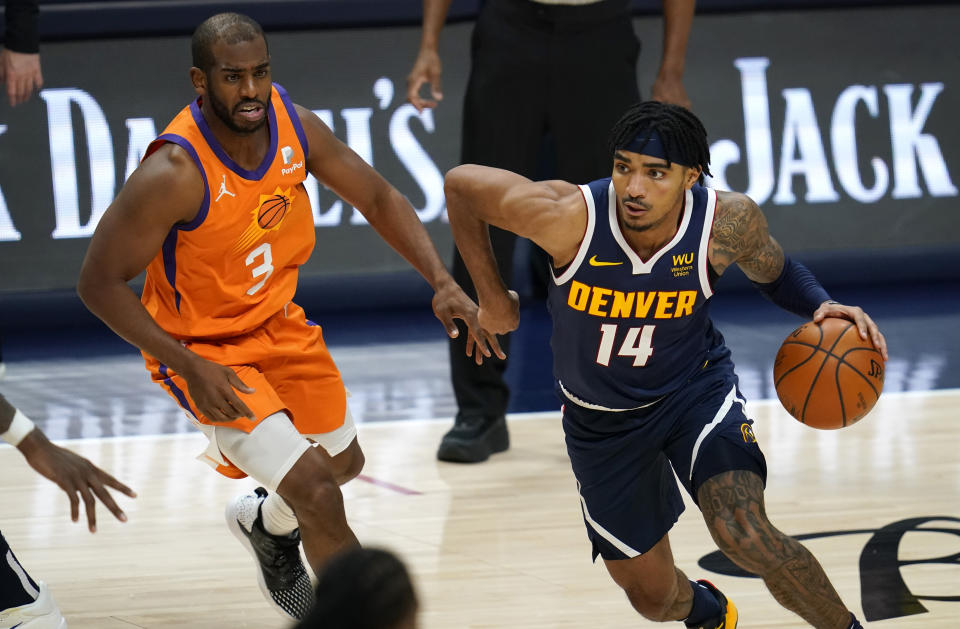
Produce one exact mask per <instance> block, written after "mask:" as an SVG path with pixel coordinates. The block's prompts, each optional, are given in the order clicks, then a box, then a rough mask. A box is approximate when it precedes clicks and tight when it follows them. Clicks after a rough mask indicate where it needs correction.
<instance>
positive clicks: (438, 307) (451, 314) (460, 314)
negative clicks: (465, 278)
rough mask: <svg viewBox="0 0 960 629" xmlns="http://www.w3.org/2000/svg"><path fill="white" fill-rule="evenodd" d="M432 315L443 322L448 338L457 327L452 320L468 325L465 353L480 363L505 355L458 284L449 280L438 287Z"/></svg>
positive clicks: (455, 332)
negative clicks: (485, 359)
mask: <svg viewBox="0 0 960 629" xmlns="http://www.w3.org/2000/svg"><path fill="white" fill-rule="evenodd" d="M433 314H435V315H436V317H437V318H438V319H440V321H441V322H442V323H443V327H444V328H446V330H447V335H448V336H449V337H450V338H457V337H458V336H459V335H460V330H459V329H458V328H457V324H456V323H455V322H454V319H461V320H462V321H463V322H464V323H465V324H467V333H468V334H469V336H468V337H467V347H466V353H467V356H473V357H474V360H475V361H476V363H477V364H478V365H479V364H482V363H483V358H484V357H487V358H490V356H492V355H494V354H496V356H497V357H498V358H500V359H501V360H503V359H505V358H506V357H507V355H506V353H504V351H503V350H502V349H501V348H500V341H498V340H497V337H496V335H495V334H491V333H490V332H488V331H487V330H485V329H484V328H483V326H482V325H480V323H479V321H478V319H477V315H478V308H477V304H475V303H474V302H473V300H472V299H470V298H469V297H467V294H466V293H464V292H463V289H462V288H460V285H459V284H457V283H456V282H454V281H452V280H451V281H450V282H448V283H446V284H444V285H443V286H441V287H440V288H438V289H437V292H436V294H435V295H434V296H433Z"/></svg>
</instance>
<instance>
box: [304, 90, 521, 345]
mask: <svg viewBox="0 0 960 629" xmlns="http://www.w3.org/2000/svg"><path fill="white" fill-rule="evenodd" d="M297 111H298V113H299V114H300V120H301V122H302V123H303V128H304V131H305V133H306V135H307V143H308V144H309V151H310V154H309V155H308V156H307V170H309V171H310V173H311V174H312V175H313V176H315V177H316V178H317V179H319V180H320V181H322V182H323V183H325V184H326V185H327V186H328V187H329V188H330V189H331V190H333V191H334V192H335V193H336V194H337V195H339V196H340V197H341V198H342V199H343V200H344V201H346V202H347V203H349V204H350V205H352V206H354V207H355V208H357V209H358V210H360V212H361V213H362V214H363V215H364V217H365V218H366V219H367V221H368V222H369V223H370V226H371V227H373V228H374V229H375V230H376V231H377V233H378V234H380V236H381V237H382V238H383V239H384V240H385V241H386V242H387V244H389V245H390V246H391V247H393V249H394V250H395V251H396V252H397V253H399V254H400V255H401V256H403V258H404V259H405V260H406V261H407V262H409V263H410V264H411V265H412V266H413V268H415V269H416V270H417V271H419V272H420V274H421V275H422V276H423V277H424V279H426V280H427V282H428V283H429V284H430V286H431V287H433V290H434V292H435V295H434V298H433V311H434V314H435V315H436V316H437V318H438V319H440V321H441V322H442V323H443V325H444V327H445V328H446V330H447V334H448V335H449V336H450V337H451V338H453V337H456V336H457V335H458V334H459V331H458V330H457V326H456V323H454V319H462V320H463V321H464V323H466V324H467V328H468V329H469V332H470V335H471V338H472V342H471V341H470V340H468V342H467V352H468V353H472V350H473V349H474V343H475V344H476V348H477V352H478V353H477V354H476V358H477V360H478V361H479V360H481V356H488V357H489V356H491V354H492V353H495V354H496V355H497V356H499V357H500V358H504V357H505V356H506V355H505V354H504V353H503V350H501V349H500V345H499V343H498V342H497V340H496V338H494V337H492V336H491V335H489V334H487V333H486V331H484V330H483V329H482V328H481V327H480V326H479V325H478V324H477V306H476V304H474V303H473V300H471V299H470V298H469V297H467V295H466V293H464V292H463V290H462V289H461V288H460V285H459V284H457V283H456V282H455V281H454V279H453V277H452V276H451V275H450V273H449V272H448V271H447V268H446V267H445V266H444V264H443V260H441V259H440V254H439V253H437V249H436V247H434V246H433V241H432V240H430V235H429V234H428V233H427V230H426V229H425V228H424V226H423V223H421V222H420V217H418V216H417V213H416V212H415V211H414V209H413V207H412V206H411V205H410V202H409V201H407V199H406V198H405V197H404V196H403V195H402V194H400V192H399V191H398V190H397V189H396V188H394V187H393V186H392V185H390V184H389V183H388V182H387V180H386V179H384V178H383V177H382V176H381V175H380V173H378V172H377V171H376V170H374V169H373V167H371V166H370V165H369V164H367V163H366V162H365V161H363V159H362V158H361V157H360V156H359V155H357V154H356V153H355V152H353V151H352V150H351V149H350V147H348V146H347V145H346V144H344V143H343V142H341V141H340V140H339V139H337V137H336V136H335V135H333V133H332V132H331V131H330V129H328V128H327V126H326V125H325V124H323V122H322V121H321V120H320V119H319V118H318V117H317V116H316V115H315V114H314V113H313V112H311V111H309V110H307V109H304V108H303V107H300V106H299V105H298V106H297Z"/></svg>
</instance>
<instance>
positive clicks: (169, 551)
mask: <svg viewBox="0 0 960 629" xmlns="http://www.w3.org/2000/svg"><path fill="white" fill-rule="evenodd" d="M958 408H960V390H956V389H954V390H945V391H935V392H928V393H894V394H889V395H888V394H885V395H884V397H882V398H881V400H880V402H879V404H878V405H877V407H876V408H875V409H874V411H873V412H872V413H871V414H870V415H869V416H868V417H867V418H866V419H864V420H863V421H862V422H860V423H859V424H857V425H855V426H852V427H849V428H846V429H844V430H841V431H835V432H819V431H815V430H813V429H810V428H808V427H805V426H802V425H800V424H798V423H797V422H795V421H794V420H793V419H791V418H790V417H789V416H788V415H786V413H785V411H783V410H782V408H780V407H779V405H777V404H776V403H771V402H763V401H760V402H751V403H750V404H749V405H748V412H749V413H750V414H751V416H753V417H754V418H755V419H756V433H757V436H758V439H759V440H760V442H761V445H762V446H763V448H764V451H765V453H766V455H767V460H768V465H769V469H770V475H769V481H768V492H767V507H768V513H769V514H770V517H771V519H772V520H773V521H774V523H776V524H777V525H778V526H779V527H780V528H781V529H782V530H784V531H785V532H787V533H790V534H792V535H798V536H813V537H810V538H809V539H807V540H806V541H805V542H804V543H805V544H806V545H807V546H808V548H810V549H811V550H812V551H813V553H814V554H815V555H816V556H817V557H818V558H819V559H820V561H821V563H822V564H823V565H824V567H825V569H826V570H827V573H828V574H829V576H830V577H831V579H832V580H833V583H834V585H835V586H836V587H837V589H838V591H839V592H840V594H841V596H842V597H843V599H844V600H845V602H846V603H847V605H848V606H849V607H851V608H852V609H853V610H854V611H856V613H857V614H858V616H860V618H861V619H863V617H864V611H865V608H867V607H869V608H870V609H871V610H873V612H872V613H873V614H874V615H876V614H877V613H881V615H883V614H885V615H886V616H887V617H886V618H885V619H883V620H877V621H876V622H872V623H870V626H876V627H887V628H890V629H908V628H918V629H919V628H921V627H922V628H924V629H927V628H931V627H944V628H946V627H954V626H956V625H957V621H958V619H960V564H958V557H960V454H958V444H960V440H958V434H960V426H958V424H957V421H958V410H957V409H958ZM558 418H559V416H558V414H557V413H538V414H528V415H517V416H511V421H510V426H511V435H512V438H513V447H512V448H511V449H510V450H509V451H508V452H506V453H504V454H502V455H497V456H495V457H493V458H492V459H491V460H490V461H489V462H487V463H484V464H481V465H474V466H461V465H454V464H445V463H440V462H437V461H436V460H435V457H434V452H435V447H436V444H437V442H438V439H439V438H440V435H441V434H442V433H443V432H444V431H445V430H446V429H447V427H448V420H444V421H436V420H423V421H387V422H379V423H373V424H361V425H360V427H359V430H360V441H361V445H362V446H363V448H364V450H365V452H366V455H367V466H366V469H365V470H364V477H363V478H362V479H358V480H355V481H353V482H351V483H350V484H348V485H346V486H345V487H344V489H343V491H344V495H345V497H346V506H347V513H348V517H349V520H350V523H351V525H352V527H353V528H354V530H355V531H356V533H357V535H358V537H359V538H360V540H361V541H362V543H364V544H366V545H376V546H382V547H386V548H390V549H392V550H394V551H396V552H397V553H399V554H400V555H401V556H402V557H403V559H404V560H405V561H406V562H407V564H408V565H409V567H410V568H411V571H412V572H413V574H414V577H415V580H416V585H417V588H418V590H419V594H420V597H421V602H422V615H421V626H422V627H425V628H427V629H446V628H457V627H491V628H493V627H497V628H499V627H541V628H548V627H592V628H600V627H643V626H655V625H654V624H653V623H647V622H646V621H644V620H643V619H642V618H639V617H638V616H636V615H635V614H634V613H633V612H632V611H631V610H630V608H629V606H628V604H627V602H626V599H625V597H624V596H623V595H622V594H621V593H620V591H619V590H618V588H617V587H616V586H615V585H614V584H613V583H612V581H611V580H610V579H609V577H608V576H607V575H606V572H605V571H604V569H603V567H602V565H601V564H596V565H594V564H592V563H591V562H590V556H589V545H588V543H587V540H586V536H585V534H584V530H583V523H582V520H581V516H580V512H579V506H578V499H577V495H576V492H575V486H574V482H573V479H572V474H571V472H570V467H569V463H568V461H567V458H566V453H565V450H564V447H563V441H562V435H561V430H560V426H559V421H558ZM65 445H67V446H68V447H70V448H72V449H74V450H76V451H78V452H80V453H81V454H83V455H85V456H87V457H89V458H91V459H92V460H94V461H96V462H98V463H99V464H100V465H102V466H103V467H105V468H106V469H108V470H111V471H112V472H113V473H114V474H115V475H116V476H118V477H120V478H122V479H124V480H125V481H127V482H128V483H129V484H130V485H131V486H132V487H134V488H135V489H136V490H137V491H138V492H139V494H140V497H139V498H138V499H136V500H130V499H126V498H124V499H123V500H122V506H123V507H124V509H125V510H126V511H127V514H128V516H129V522H128V523H126V524H122V523H119V522H116V521H113V520H112V518H110V516H109V515H108V514H107V513H106V512H105V511H103V510H101V511H100V518H99V531H98V532H97V533H96V534H95V535H90V534H89V533H87V531H86V528H85V526H84V525H83V524H82V523H80V524H73V523H71V522H70V521H69V518H68V504H67V501H66V499H65V497H64V496H63V494H62V493H61V492H60V490H59V489H57V488H56V487H55V486H53V485H52V484H51V483H49V482H47V481H45V480H43V479H41V478H40V477H38V476H37V475H36V474H34V473H33V471H32V470H30V468H29V467H28V466H27V465H26V463H25V462H24V461H23V459H22V457H20V455H19V453H18V452H16V451H15V450H13V449H12V448H10V447H7V446H4V447H0V470H3V482H2V483H0V504H2V505H3V508H2V515H0V526H2V530H3V533H4V535H5V536H6V538H7V539H8V541H9V542H10V544H11V546H12V547H13V549H14V551H15V552H16V553H17V555H18V556H19V558H20V560H21V562H22V563H23V564H24V566H26V568H27V570H28V571H29V572H30V573H31V574H32V575H33V576H34V577H35V578H39V579H42V580H44V581H46V582H47V583H48V584H49V586H50V588H51V591H52V592H53V594H54V597H55V598H56V599H57V601H58V602H59V604H60V607H61V609H62V611H63V613H64V615H65V616H66V617H67V619H68V622H69V626H70V627H71V628H72V629H121V628H122V629H129V628H131V627H144V628H154V627H156V628H159V627H183V628H198V629H199V628H207V629H219V628H223V629H226V628H234V627H262V628H281V627H287V626H288V624H287V623H286V622H285V621H284V620H282V619H281V618H279V617H278V616H276V615H275V614H274V612H272V611H271V610H270V609H269V608H267V606H266V604H265V602H264V601H263V599H262V598H261V595H260V592H259V590H258V588H257V585H256V579H255V575H254V568H253V563H252V560H251V559H250V558H249V557H248V555H247V554H246V552H245V551H244V550H243V549H242V548H241V547H240V545H239V544H238V543H237V542H236V541H235V540H234V539H233V537H232V536H231V535H230V534H229V532H228V531H227V529H226V527H225V525H224V522H223V517H222V513H223V508H224V505H225V504H226V502H227V500H229V499H230V498H231V497H232V496H234V495H235V494H236V493H239V492H241V491H243V490H246V489H248V488H250V487H252V486H253V484H252V482H249V481H230V480H228V479H225V478H222V477H220V476H219V475H217V474H215V473H214V472H213V471H212V470H210V469H209V468H208V467H206V466H205V465H204V464H202V463H200V462H199V461H196V460H195V459H194V457H195V455H196V454H198V453H199V452H200V450H201V449H202V447H203V445H204V440H203V438H202V437H200V436H199V435H198V434H194V433H186V434H172V435H164V436H143V437H117V438H105V439H80V440H73V441H69V442H66V444H65ZM821 533H830V534H831V535H829V536H816V534H821ZM671 541H672V546H673V548H674V553H675V555H676V559H677V563H678V565H679V566H680V567H681V568H682V569H683V570H684V571H685V572H687V574H688V576H690V577H691V578H703V577H705V578H709V579H710V580H711V581H713V582H714V583H716V584H717V585H718V586H719V587H720V588H721V589H722V590H724V592H725V593H726V594H727V595H728V596H730V597H731V598H732V599H733V600H734V601H735V602H736V603H737V605H738V607H739V609H740V613H741V621H740V625H739V626H740V627H741V628H762V627H777V628H788V627H803V626H805V625H804V624H803V623H802V622H800V620H799V619H798V618H797V617H795V616H793V615H791V614H790V613H788V612H786V611H784V610H783V609H781V608H780V607H779V606H778V605H777V604H776V602H775V601H774V600H773V598H772V597H771V596H770V595H769V594H768V593H767V592H766V590H765V589H764V588H763V586H762V584H761V583H760V582H759V581H758V580H756V579H750V578H744V577H740V576H730V575H726V574H718V573H716V572H713V571H711V570H708V569H705V568H702V567H700V566H698V562H699V561H700V560H701V559H702V558H703V557H704V556H705V555H707V554H709V553H710V552H711V551H712V550H713V547H712V544H711V541H710V538H709V536H708V534H707V532H706V529H705V528H704V526H703V523H702V521H701V519H700V517H699V512H698V511H696V509H695V507H693V505H692V503H688V510H687V512H686V513H685V514H684V515H683V516H682V517H681V519H680V522H679V523H678V525H677V526H676V527H675V528H674V530H673V532H672V533H671ZM862 584H867V587H866V588H863V587H862ZM891 597H896V601H895V603H896V604H895V605H890V604H889V603H890V601H891ZM950 597H953V598H954V599H955V600H952V601H951V600H932V599H933V598H940V599H949V598H950ZM911 601H912V603H911ZM891 609H892V610H893V611H892V612H891ZM924 609H925V610H926V611H923V612H921V610H924ZM877 610H881V611H879V612H878V611H877ZM908 611H911V612H914V613H910V614H909V615H901V614H906V613H907V612H908ZM891 614H892V615H891ZM666 626H674V625H666Z"/></svg>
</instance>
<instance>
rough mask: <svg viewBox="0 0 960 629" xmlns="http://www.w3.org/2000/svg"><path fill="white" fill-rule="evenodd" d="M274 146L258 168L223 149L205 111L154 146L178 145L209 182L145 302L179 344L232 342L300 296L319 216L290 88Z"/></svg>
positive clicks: (282, 95) (276, 99) (272, 114)
mask: <svg viewBox="0 0 960 629" xmlns="http://www.w3.org/2000/svg"><path fill="white" fill-rule="evenodd" d="M267 124H268V125H269V130H270V146H269V148H268V150H267V153H266V155H265V156H264V158H263V162H262V163H261V164H260V166H259V167H258V168H257V169H256V170H246V169H244V168H242V167H241V166H239V165H238V164H237V163H235V162H234V161H233V160H232V159H231V158H230V156H229V155H227V153H226V152H225V151H224V150H223V148H222V147H221V146H220V144H219V143H218V142H217V139H216V138H215V137H214V135H213V132H212V131H211V130H210V128H209V126H208V125H207V123H206V121H205V120H204V118H203V114H202V113H201V112H200V106H199V99H198V100H195V101H194V102H192V103H191V104H190V105H189V106H187V107H185V108H184V109H183V110H182V111H181V112H180V113H179V114H178V115H177V117H176V118H174V119H173V121H172V122H171V123H170V124H169V125H168V126H167V128H166V129H165V130H164V132H163V134H162V135H160V136H159V137H158V138H157V139H156V140H154V141H153V142H152V143H151V144H150V146H149V147H148V148H147V152H146V155H145V156H144V158H143V159H144V160H147V159H149V158H150V155H151V154H153V152H154V151H156V150H157V149H158V148H159V147H160V146H162V145H163V144H164V143H166V142H172V143H174V144H177V145H179V146H180V147H182V148H183V149H184V150H186V151H187V153H189V154H190V157H191V158H193V161H194V162H195V163H196V165H197V168H198V169H199V170H200V174H201V175H202V177H203V182H204V195H203V202H202V204H201V206H200V208H199V212H198V213H197V215H196V218H194V219H193V220H192V221H190V222H189V223H184V224H178V225H175V226H174V227H173V228H172V229H171V230H170V233H169V234H168V235H167V238H166V240H164V243H163V246H162V248H161V250H160V252H159V253H158V254H157V256H156V257H155V258H154V259H153V260H152V261H151V262H150V264H149V265H148V266H147V277H146V283H145V285H144V288H143V297H142V302H143V305H144V306H145V307H146V309H147V311H148V312H149V313H150V314H151V316H153V318H154V319H155V320H156V322H157V323H158V324H159V325H160V327H162V328H163V329H164V330H166V331H167V332H168V333H169V334H170V335H172V336H174V337H176V338H178V339H200V338H224V337H230V336H237V335H239V334H244V333H246V332H249V331H250V330H253V329H255V328H257V327H258V326H260V325H261V324H262V323H263V322H264V321H266V320H267V319H268V318H269V317H270V316H271V315H273V314H274V313H276V312H278V311H279V310H281V309H282V308H283V306H284V304H286V303H287V302H289V301H290V300H291V299H293V295H294V292H295V291H296V286H297V272H298V271H297V269H298V267H299V266H300V265H301V264H303V263H304V262H306V260H307V258H308V257H309V256H310V252H311V251H312V250H313V246H314V240H315V236H314V225H313V214H312V212H311V209H310V201H309V199H308V198H307V193H306V190H305V189H304V187H303V181H304V179H305V178H306V176H307V173H306V154H307V139H306V135H305V134H304V131H303V127H302V125H301V124H300V118H299V117H298V116H297V112H296V110H295V109H294V107H293V103H292V102H291V101H290V98H289V96H287V93H286V91H285V90H284V89H283V88H282V87H280V86H279V85H277V84H274V86H273V89H272V90H271V95H270V102H269V105H268V107H267Z"/></svg>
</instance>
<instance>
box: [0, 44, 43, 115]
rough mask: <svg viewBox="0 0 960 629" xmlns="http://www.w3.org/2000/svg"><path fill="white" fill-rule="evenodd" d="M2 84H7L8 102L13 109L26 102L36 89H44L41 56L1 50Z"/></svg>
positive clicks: (0, 77) (0, 73)
mask: <svg viewBox="0 0 960 629" xmlns="http://www.w3.org/2000/svg"><path fill="white" fill-rule="evenodd" d="M2 83H6V84H7V100H9V101H10V106H11V107H16V106H17V105H19V104H20V103H24V102H26V101H27V99H28V98H30V94H32V93H33V90H34V89H37V90H39V89H40V88H41V87H43V74H42V72H41V71H40V55H39V54H38V53H23V52H14V51H12V50H9V49H7V48H4V49H2V50H0V84H2Z"/></svg>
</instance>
